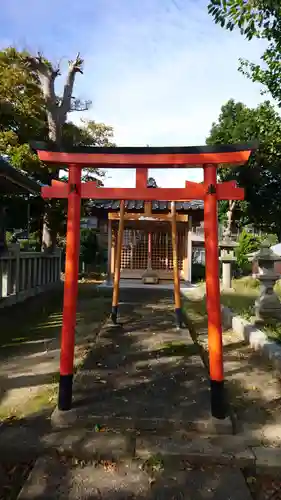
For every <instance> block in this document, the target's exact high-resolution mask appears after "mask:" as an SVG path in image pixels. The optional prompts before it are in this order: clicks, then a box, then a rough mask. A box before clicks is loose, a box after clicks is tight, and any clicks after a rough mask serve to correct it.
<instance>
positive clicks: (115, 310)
mask: <svg viewBox="0 0 281 500" xmlns="http://www.w3.org/2000/svg"><path fill="white" fill-rule="evenodd" d="M117 315H118V306H112V309H111V320H112V323H113V324H114V325H117Z"/></svg>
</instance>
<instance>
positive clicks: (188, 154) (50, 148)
mask: <svg viewBox="0 0 281 500" xmlns="http://www.w3.org/2000/svg"><path fill="white" fill-rule="evenodd" d="M32 147H33V148H34V149H35V150H36V151H37V152H38V156H39V158H40V160H42V161H44V162H46V163H65V164H71V163H73V164H74V163H75V164H76V165H81V166H85V167H86V166H88V167H90V166H91V165H95V166H97V165H100V166H105V165H106V166H108V167H110V168H114V167H115V168H120V167H121V166H122V168H134V167H135V166H137V165H138V166H144V165H151V166H153V168H163V167H167V166H169V168H173V167H174V168H186V167H187V166H188V167H194V168H196V167H198V166H202V165H203V164H209V163H211V164H213V165H214V164H216V165H218V164H228V165H231V164H233V165H234V164H236V165H237V164H238V165H239V164H240V165H241V164H244V163H246V162H247V161H248V159H249V156H250V154H251V152H252V151H253V150H255V149H257V142H256V141H253V142H250V143H247V144H244V143H241V144H230V145H216V146H183V147H120V146H118V147H97V146H91V147H86V146H81V147H80V146H79V147H70V148H67V149H64V148H63V147H62V148H59V147H57V146H55V145H54V144H50V143H46V142H34V143H33V144H32Z"/></svg>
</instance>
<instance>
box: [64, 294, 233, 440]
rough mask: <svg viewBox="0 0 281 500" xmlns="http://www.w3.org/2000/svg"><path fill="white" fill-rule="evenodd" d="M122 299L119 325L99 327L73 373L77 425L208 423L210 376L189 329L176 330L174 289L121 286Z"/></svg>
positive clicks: (73, 413)
mask: <svg viewBox="0 0 281 500" xmlns="http://www.w3.org/2000/svg"><path fill="white" fill-rule="evenodd" d="M120 302H121V305H120V310H121V321H122V322H123V326H122V327H120V326H118V327H112V326H111V325H108V326H107V327H106V328H103V330H102V332H101V334H100V336H99V338H98V341H97V344H96V346H95V348H94V349H93V350H92V351H91V353H90V355H89V356H88V358H87V360H86V362H85V364H84V366H83V368H82V369H81V370H80V371H79V373H78V375H77V377H76V380H75V383H74V405H73V410H72V415H75V417H76V418H77V421H76V423H77V422H78V421H80V422H82V425H85V422H86V421H88V422H90V425H94V424H95V423H96V424H100V425H102V424H103V423H107V420H108V418H110V419H112V418H113V419H114V418H115V419H116V422H117V421H118V420H119V423H120V422H122V419H123V420H124V422H125V421H126V419H128V418H129V419H131V420H133V421H135V422H136V421H138V422H139V421H141V420H142V421H145V420H146V421H151V422H152V421H153V419H154V420H157V419H160V420H161V419H162V421H164V420H166V421H167V422H168V421H170V422H171V421H174V422H176V421H177V422H190V423H192V422H196V421H209V419H210V399H209V381H208V376H207V373H206V369H205V367H204V365H203V363H202V360H201V357H200V355H199V351H198V347H197V346H195V345H194V343H193V341H192V339H191V337H190V335H189V332H188V330H187V329H186V330H182V331H181V332H177V331H176V329H175V320H174V311H173V310H174V305H173V294H172V291H171V290H170V291H169V290H168V291H165V290H156V291H155V290H151V289H148V290H143V289H141V290H133V289H130V290H121V297H120ZM175 343H177V344H178V345H174V344H175ZM64 413H65V412H64ZM98 419H100V421H99V420H98ZM229 431H230V432H231V429H230V428H228V432H229Z"/></svg>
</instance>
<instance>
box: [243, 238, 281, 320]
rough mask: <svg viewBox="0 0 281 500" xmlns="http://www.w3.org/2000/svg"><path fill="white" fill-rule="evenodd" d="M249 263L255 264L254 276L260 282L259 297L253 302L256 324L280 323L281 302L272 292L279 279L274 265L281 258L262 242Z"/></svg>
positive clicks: (267, 244) (265, 242)
mask: <svg viewBox="0 0 281 500" xmlns="http://www.w3.org/2000/svg"><path fill="white" fill-rule="evenodd" d="M249 261H250V262H257V264H258V268H259V271H258V273H257V274H256V277H257V279H258V280H259V282H260V296H259V297H258V299H257V300H256V301H255V315H256V316H255V320H256V322H259V323H263V322H265V321H268V320H270V319H275V320H279V321H281V302H280V300H279V298H278V296H277V295H276V293H275V292H274V285H275V283H276V281H277V280H278V279H279V278H280V274H279V273H277V272H276V271H275V263H276V262H281V257H279V255H276V254H275V253H274V252H273V251H272V250H271V248H270V243H269V242H267V241H264V242H263V243H262V245H261V248H260V250H258V252H256V253H254V254H253V255H252V256H251V257H250V258H249Z"/></svg>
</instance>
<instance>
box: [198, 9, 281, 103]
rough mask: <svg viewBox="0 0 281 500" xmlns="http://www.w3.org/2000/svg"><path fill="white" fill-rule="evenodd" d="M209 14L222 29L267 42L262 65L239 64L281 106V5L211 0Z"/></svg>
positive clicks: (243, 62) (247, 62) (243, 61)
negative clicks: (238, 31) (237, 31)
mask: <svg viewBox="0 0 281 500" xmlns="http://www.w3.org/2000/svg"><path fill="white" fill-rule="evenodd" d="M208 11H209V13H210V14H211V16H212V17H213V19H214V20H215V22H216V23H218V24H220V25H221V26H222V27H223V28H226V29H228V30H231V31H232V30H233V29H234V28H238V29H239V30H240V32H241V34H242V35H243V36H245V37H246V38H247V39H248V40H251V39H252V38H254V37H256V38H260V39H264V40H266V41H267V42H268V47H267V49H266V50H265V52H264V53H263V55H262V58H261V59H262V64H254V63H252V62H250V61H246V60H243V59H241V60H240V71H241V72H242V73H244V74H245V75H246V76H248V77H249V78H251V79H252V80H253V81H254V82H259V83H261V84H262V85H264V86H265V88H266V89H267V91H268V92H270V94H271V95H272V97H273V98H274V99H276V100H277V101H278V103H279V104H280V105H281V85H280V81H281V2H280V1H279V0H210V1H209V5H208Z"/></svg>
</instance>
